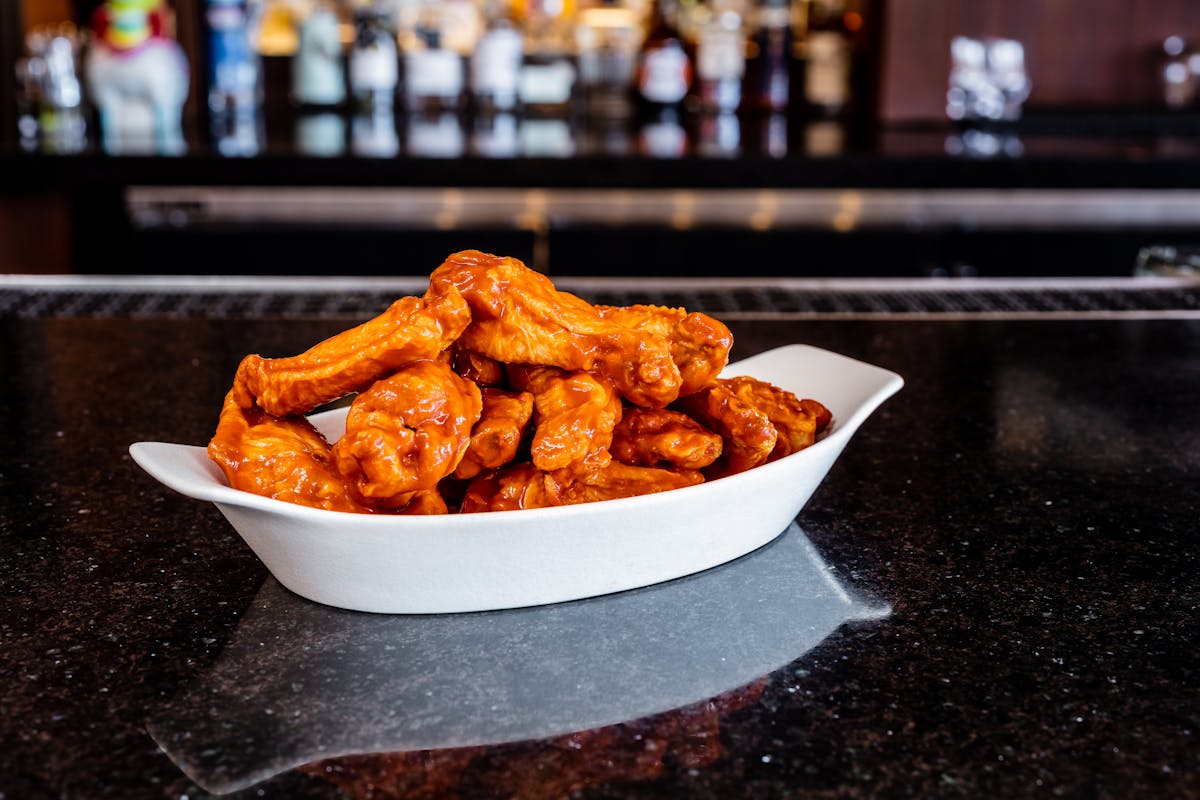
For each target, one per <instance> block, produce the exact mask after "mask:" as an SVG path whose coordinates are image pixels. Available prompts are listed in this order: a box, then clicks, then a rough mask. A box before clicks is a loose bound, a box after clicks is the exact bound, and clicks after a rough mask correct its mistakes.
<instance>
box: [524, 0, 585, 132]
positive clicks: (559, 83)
mask: <svg viewBox="0 0 1200 800" xmlns="http://www.w3.org/2000/svg"><path fill="white" fill-rule="evenodd" d="M519 10H520V15H521V27H522V30H523V32H524V36H525V53H524V57H523V60H522V62H521V77H520V83H519V87H518V90H517V92H518V97H519V99H520V102H521V106H522V107H523V108H524V110H525V111H526V112H527V113H530V114H535V115H541V116H562V115H567V114H570V112H571V111H572V110H573V105H574V100H575V96H576V90H577V87H576V84H577V79H578V70H577V68H576V65H575V56H574V48H573V47H572V37H571V33H570V26H571V20H572V18H573V17H574V4H573V2H572V0H522V2H521V3H520V5H519Z"/></svg>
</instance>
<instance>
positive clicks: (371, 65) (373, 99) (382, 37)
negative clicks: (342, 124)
mask: <svg viewBox="0 0 1200 800" xmlns="http://www.w3.org/2000/svg"><path fill="white" fill-rule="evenodd" d="M349 62H350V65H349V73H350V94H351V96H352V97H353V98H354V105H355V107H356V110H357V111H359V112H360V113H376V112H378V113H381V114H388V113H391V109H392V106H393V105H394V99H395V96H396V87H397V85H398V84H399V81H400V56H399V53H397V51H396V40H395V37H394V35H393V33H392V30H391V27H390V19H389V17H388V14H387V12H386V11H384V9H382V8H381V7H379V6H377V5H373V4H372V5H365V6H361V7H359V8H357V9H355V11H354V46H353V47H352V48H351V50H350V58H349Z"/></svg>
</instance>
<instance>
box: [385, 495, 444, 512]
mask: <svg viewBox="0 0 1200 800" xmlns="http://www.w3.org/2000/svg"><path fill="white" fill-rule="evenodd" d="M394 513H396V514H400V515H402V516H430V515H433V514H448V513H450V509H449V507H448V506H447V505H446V501H445V500H443V499H442V495H441V493H440V492H438V490H437V489H426V490H425V491H421V492H417V493H416V494H414V495H413V496H412V499H411V500H409V501H408V502H407V503H405V504H404V505H403V506H401V507H400V508H398V509H396V510H395V512H394Z"/></svg>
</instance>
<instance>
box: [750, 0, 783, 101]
mask: <svg viewBox="0 0 1200 800" xmlns="http://www.w3.org/2000/svg"><path fill="white" fill-rule="evenodd" d="M751 16H752V19H751V26H750V27H751V33H750V37H749V42H748V43H747V46H746V77H745V84H744V101H745V104H746V106H747V107H748V108H751V109H754V110H758V111H767V112H772V111H785V110H786V109H787V107H788V104H789V102H790V101H791V80H790V73H791V55H792V37H793V32H792V11H791V8H790V7H789V5H788V0H758V3H757V5H756V6H755V7H754V10H753V13H752V15H751Z"/></svg>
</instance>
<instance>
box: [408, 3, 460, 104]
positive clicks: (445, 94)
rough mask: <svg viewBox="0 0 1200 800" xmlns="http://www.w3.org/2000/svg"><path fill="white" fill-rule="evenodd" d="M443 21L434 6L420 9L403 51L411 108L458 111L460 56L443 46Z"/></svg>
mask: <svg viewBox="0 0 1200 800" xmlns="http://www.w3.org/2000/svg"><path fill="white" fill-rule="evenodd" d="M445 29H446V21H445V20H444V19H443V18H442V17H441V14H440V11H439V9H438V8H437V6H435V5H432V4H428V5H425V6H424V7H423V8H422V12H421V15H420V17H419V18H418V20H417V24H416V26H415V28H414V30H413V36H412V38H411V40H410V41H409V44H408V47H407V48H406V51H405V54H404V100H405V106H406V108H408V109H409V110H410V111H431V112H432V111H457V110H458V109H459V107H460V105H461V103H462V99H463V88H464V86H463V84H464V68H463V57H462V56H461V55H460V54H459V53H457V52H455V51H454V50H451V49H450V48H449V47H447V46H445V42H444V36H443V35H444V32H445Z"/></svg>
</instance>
